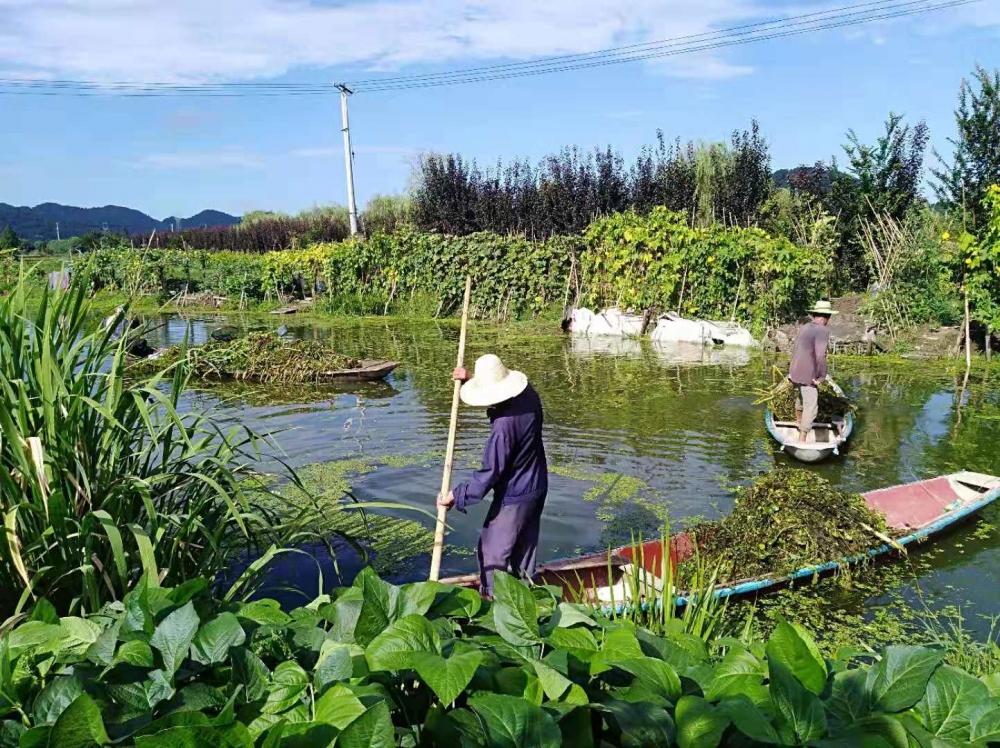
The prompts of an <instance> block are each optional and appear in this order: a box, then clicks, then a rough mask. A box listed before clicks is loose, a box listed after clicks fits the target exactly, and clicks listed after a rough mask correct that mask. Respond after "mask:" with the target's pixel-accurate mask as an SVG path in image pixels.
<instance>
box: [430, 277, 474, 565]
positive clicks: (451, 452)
mask: <svg viewBox="0 0 1000 748" xmlns="http://www.w3.org/2000/svg"><path fill="white" fill-rule="evenodd" d="M471 295H472V276H471V275H467V276H466V277H465V300H464V301H463V302H462V329H461V332H460V333H459V334H458V358H457V363H456V364H455V366H456V367H457V368H461V367H462V365H463V362H464V360H465V331H466V328H467V326H468V323H469V297H470V296H471ZM461 389H462V383H461V382H459V381H458V380H455V391H454V393H453V394H452V396H451V425H450V426H449V428H448V447H447V448H446V449H445V453H444V472H443V474H442V475H441V493H442V494H443V495H447V494H448V492H449V491H450V490H451V467H452V461H453V460H454V457H455V434H456V432H457V431H458V403H459V391H460V390H461ZM447 516H448V510H447V509H446V508H445V507H443V506H439V507H438V512H437V526H436V527H435V528H434V550H433V551H432V552H431V574H430V580H431V581H432V582H436V581H437V579H438V577H439V576H440V575H441V552H442V551H443V550H444V533H445V518H446V517H447Z"/></svg>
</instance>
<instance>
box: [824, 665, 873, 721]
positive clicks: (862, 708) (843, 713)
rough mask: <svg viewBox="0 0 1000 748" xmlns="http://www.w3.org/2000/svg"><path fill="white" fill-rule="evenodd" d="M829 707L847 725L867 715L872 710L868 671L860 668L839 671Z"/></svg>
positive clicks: (835, 678)
mask: <svg viewBox="0 0 1000 748" xmlns="http://www.w3.org/2000/svg"><path fill="white" fill-rule="evenodd" d="M827 708H828V709H829V710H830V711H831V712H832V713H833V714H834V715H836V716H837V718H838V719H840V720H841V721H842V722H843V723H844V724H845V725H852V724H854V723H855V722H857V721H858V720H860V719H864V718H865V717H867V716H868V715H869V714H870V713H871V710H872V695H871V693H870V692H869V691H868V673H867V672H866V671H864V670H860V669H853V670H844V671H843V672H840V673H837V674H836V675H835V676H834V677H833V685H832V686H831V688H830V698H829V699H828V700H827Z"/></svg>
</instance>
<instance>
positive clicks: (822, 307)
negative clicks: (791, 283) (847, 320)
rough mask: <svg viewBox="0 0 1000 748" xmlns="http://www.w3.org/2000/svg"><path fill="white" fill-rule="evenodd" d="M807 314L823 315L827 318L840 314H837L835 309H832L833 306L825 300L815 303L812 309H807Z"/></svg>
mask: <svg viewBox="0 0 1000 748" xmlns="http://www.w3.org/2000/svg"><path fill="white" fill-rule="evenodd" d="M808 312H809V313H810V314H825V315H827V316H828V317H829V316H832V315H834V314H840V312H838V311H837V310H836V309H834V308H833V304H831V303H830V302H829V301H827V300H826V299H820V300H819V301H817V302H816V303H815V304H813V308H812V309H809V310H808Z"/></svg>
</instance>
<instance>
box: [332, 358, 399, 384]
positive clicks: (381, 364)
mask: <svg viewBox="0 0 1000 748" xmlns="http://www.w3.org/2000/svg"><path fill="white" fill-rule="evenodd" d="M397 366H399V361H362V362H361V366H358V367H357V368H354V369H340V370H339V371H324V372H323V373H322V374H320V375H319V381H320V382H372V381H375V380H376V379H385V378H386V377H387V376H389V375H390V374H391V373H392V372H393V370H394V369H395V368H396V367H397Z"/></svg>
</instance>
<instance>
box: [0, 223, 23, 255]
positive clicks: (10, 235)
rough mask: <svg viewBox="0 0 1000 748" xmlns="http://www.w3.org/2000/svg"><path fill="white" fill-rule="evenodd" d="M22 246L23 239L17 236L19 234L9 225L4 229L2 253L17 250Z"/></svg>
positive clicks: (1, 245)
mask: <svg viewBox="0 0 1000 748" xmlns="http://www.w3.org/2000/svg"><path fill="white" fill-rule="evenodd" d="M20 246H21V238H20V237H19V236H18V235H17V232H16V231H14V229H12V228H11V227H10V224H7V226H6V227H4V230H3V232H2V233H0V251H2V250H5V249H17V248H18V247H20Z"/></svg>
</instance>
